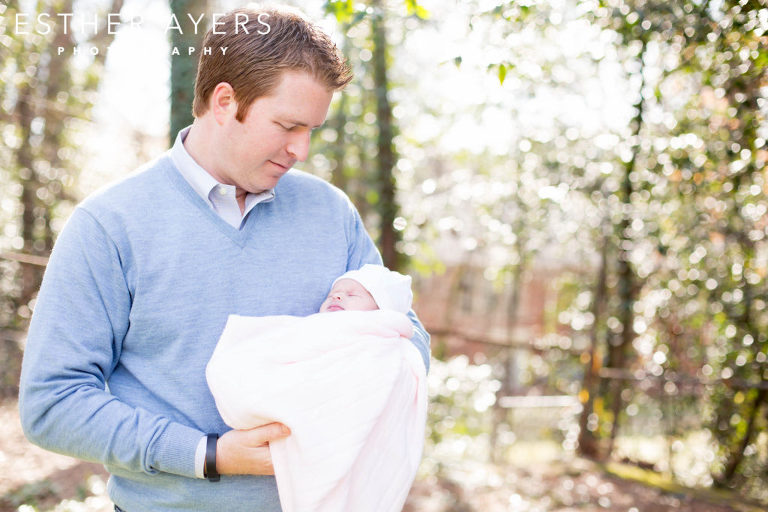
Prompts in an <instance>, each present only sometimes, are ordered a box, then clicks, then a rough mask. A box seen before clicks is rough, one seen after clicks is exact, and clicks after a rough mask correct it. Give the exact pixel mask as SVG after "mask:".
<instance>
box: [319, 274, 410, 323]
mask: <svg viewBox="0 0 768 512" xmlns="http://www.w3.org/2000/svg"><path fill="white" fill-rule="evenodd" d="M412 300H413V293H411V278H410V276H405V275H403V274H400V273H399V272H395V271H393V270H388V269H387V268H386V267H383V266H381V265H370V264H366V265H363V267H362V268H360V270H350V271H349V272H347V273H346V274H343V275H342V276H340V277H338V278H336V280H335V281H334V282H333V285H332V286H331V291H330V292H328V296H327V297H326V298H325V301H323V304H322V305H321V306H320V313H330V312H333V311H373V310H375V309H388V310H392V311H399V312H400V313H408V310H410V309H411V302H412Z"/></svg>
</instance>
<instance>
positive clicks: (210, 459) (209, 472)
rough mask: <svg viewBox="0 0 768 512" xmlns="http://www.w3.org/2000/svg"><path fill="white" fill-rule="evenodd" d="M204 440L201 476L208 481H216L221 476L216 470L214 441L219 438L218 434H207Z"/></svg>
mask: <svg viewBox="0 0 768 512" xmlns="http://www.w3.org/2000/svg"><path fill="white" fill-rule="evenodd" d="M206 437H207V438H208V439H207V440H206V442H205V465H203V476H204V477H205V478H207V479H208V481H209V482H218V481H219V480H220V479H221V476H220V475H219V473H218V472H217V471H216V443H217V442H218V440H219V434H208V435H207V436H206Z"/></svg>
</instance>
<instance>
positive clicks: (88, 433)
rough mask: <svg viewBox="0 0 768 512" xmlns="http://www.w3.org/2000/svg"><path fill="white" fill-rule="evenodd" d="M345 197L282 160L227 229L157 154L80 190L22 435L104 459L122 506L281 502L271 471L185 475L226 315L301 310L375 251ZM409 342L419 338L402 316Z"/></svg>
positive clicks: (211, 418)
mask: <svg viewBox="0 0 768 512" xmlns="http://www.w3.org/2000/svg"><path fill="white" fill-rule="evenodd" d="M380 262H381V259H380V256H379V254H378V252H377V251H376V248H375V246H374V244H373V243H372V241H371V239H370V238H369V236H368V235H367V233H366V232H365V228H364V227H363V224H362V222H361V220H360V217H359V215H358V214H357V212H356V211H355V209H354V207H353V205H352V204H351V202H350V201H349V199H348V198H347V197H346V196H345V195H344V194H343V193H342V192H340V191H339V190H338V189H335V188H334V187H331V186H330V185H328V184H327V183H325V182H324V181H322V180H320V179H318V178H315V177H312V176H310V175H308V174H305V173H302V172H299V171H290V172H289V173H288V174H286V175H285V176H284V177H283V178H282V179H281V180H280V182H279V183H278V185H277V187H276V189H275V199H274V200H273V201H270V202H265V203H260V204H258V205H257V206H256V207H255V208H254V209H253V210H252V211H251V212H250V213H249V214H248V216H247V217H246V221H245V223H244V225H243V227H242V229H240V230H237V229H235V228H233V227H232V226H230V225H229V224H227V223H226V222H225V221H224V220H223V219H221V218H220V217H219V216H218V215H217V214H216V213H215V212H214V211H213V210H211V208H210V207H209V206H208V205H206V204H205V202H204V201H203V200H202V199H201V198H200V196H199V195H197V194H196V193H195V191H194V190H193V189H192V188H191V187H190V185H189V184H188V183H187V182H186V181H185V180H184V178H183V177H182V176H181V175H180V174H179V173H178V171H177V170H176V168H175V167H173V164H172V162H171V160H170V158H169V157H168V155H167V154H166V155H164V156H163V157H161V158H159V159H158V160H156V161H154V162H152V163H150V164H148V165H147V166H146V167H145V168H144V169H141V170H139V171H138V172H137V173H135V174H133V175H131V176H129V177H128V178H126V179H124V180H123V181H121V182H120V183H118V184H116V185H113V186H111V187H109V188H107V189H105V190H103V191H101V192H99V193H97V194H95V195H93V196H91V197H90V198H88V199H87V200H86V201H84V202H83V203H82V204H81V205H80V206H78V208H76V210H75V212H74V213H73V214H72V216H71V218H70V219H69V220H68V222H67V224H66V226H65V228H64V229H63V230H62V232H61V234H60V236H59V238H58V241H57V243H56V246H55V248H54V250H53V254H52V255H51V259H50V262H49V264H48V268H47V269H46V273H45V278H44V279H43V284H42V287H41V290H40V294H39V296H38V299H37V304H36V307H35V311H34V315H33V317H32V323H31V325H30V329H29V335H28V339H27V346H26V349H25V354H24V363H23V368H22V377H21V393H20V397H19V407H20V411H21V418H22V425H23V427H24V431H25V433H26V435H27V437H28V438H29V439H30V440H31V441H32V442H34V443H36V444H39V445H40V446H42V447H44V448H47V449H49V450H53V451H57V452H61V453H66V454H68V455H72V456H74V457H78V458H81V459H85V460H90V461H98V462H101V463H103V464H105V465H106V466H107V469H108V470H109V471H110V473H111V474H112V478H110V481H109V485H108V489H109V494H110V496H111V497H112V499H113V500H114V501H115V502H116V503H117V504H118V505H119V506H120V507H121V508H123V509H125V510H126V511H128V512H142V511H146V512H162V511H171V510H195V511H216V512H220V511H223V510H226V511H228V512H230V511H231V512H237V511H249V512H253V511H260V512H269V511H279V510H280V505H279V501H278V496H277V489H276V486H275V481H274V477H271V476H270V477H250V476H236V477H227V476H224V477H222V479H221V481H220V482H217V483H211V482H208V481H207V480H201V479H196V478H194V474H195V473H194V459H195V448H196V446H197V443H198V441H199V440H200V438H201V436H202V435H204V434H205V433H208V432H217V433H220V434H221V433H223V432H225V431H227V430H229V428H228V427H227V426H226V425H225V424H224V423H223V421H222V420H221V418H220V416H219V414H218V412H217V410H216V406H215V404H214V401H213V397H212V396H211V394H210V392H209V390H208V387H207V385H206V381H205V372H204V370H205V365H206V363H207V362H208V359H209V358H210V355H211V353H212V352H213V349H214V347H215V345H216V342H217V340H218V338H219V335H220V334H221V332H222V329H223V327H224V324H225V323H226V320H227V316H228V315H229V314H233V313H234V314H239V315H250V316H263V315H279V314H282V315H298V316H305V315H308V314H311V313H315V312H316V311H317V310H318V308H319V306H320V304H321V302H322V301H323V299H324V298H325V295H326V293H327V292H328V289H329V288H330V285H331V283H332V282H333V280H334V279H335V278H336V277H338V276H339V275H341V274H342V273H344V272H345V271H347V270H350V269H356V268H359V267H361V266H362V265H363V264H365V263H380ZM410 316H411V318H412V320H413V322H414V325H415V326H416V332H417V334H416V335H415V336H414V338H413V340H412V341H413V343H414V344H415V345H416V347H417V348H418V349H419V350H420V352H421V353H422V355H423V357H424V362H425V365H428V363H429V337H428V335H427V333H426V332H425V331H424V329H423V327H422V326H421V324H420V323H419V322H418V320H417V319H416V317H415V315H413V313H411V314H410Z"/></svg>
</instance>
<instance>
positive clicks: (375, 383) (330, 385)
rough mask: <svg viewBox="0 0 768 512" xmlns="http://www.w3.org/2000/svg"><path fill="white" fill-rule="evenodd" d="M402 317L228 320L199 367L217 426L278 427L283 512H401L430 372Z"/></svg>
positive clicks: (419, 441) (275, 458) (416, 457)
mask: <svg viewBox="0 0 768 512" xmlns="http://www.w3.org/2000/svg"><path fill="white" fill-rule="evenodd" d="M412 333H413V327H412V325H411V322H410V320H408V317H406V316H405V315H403V314H402V313H397V312H394V311H384V310H378V311H340V312H335V313H324V314H314V315H310V316H308V317H293V316H268V317H241V316H236V315H231V316H230V317H229V319H228V320H227V325H226V327H225V328H224V332H223V333H222V335H221V338H220V339H219V343H218V345H217V346H216V350H215V351H214V353H213V356H211V360H210V362H209V363H208V367H207V368H206V377H207V379H208V386H209V388H210V389H211V393H212V394H213V396H214V398H215V400H216V406H217V407H218V409H219V412H220V413H221V416H222V418H223V419H224V421H225V422H226V423H227V424H228V425H229V426H231V427H232V428H235V429H250V428H254V427H257V426H259V425H263V424H266V423H270V422H272V421H279V422H281V423H284V424H285V425H287V426H288V427H290V429H291V435H290V436H289V437H288V438H286V439H282V440H279V441H276V442H272V443H270V450H271V454H272V462H273V465H274V468H275V478H276V480H277V488H278V493H279V495H280V503H281V505H282V508H283V511H284V512H361V511H365V512H399V511H400V510H401V509H402V506H403V503H404V502H405V499H406V497H407V495H408V491H409V489H410V487H411V484H412V483H413V479H414V477H415V475H416V469H417V467H418V465H419V461H420V460H421V453H422V449H423V442H424V425H425V421H426V410H427V389H426V373H425V369H424V363H423V361H422V358H421V355H420V354H419V352H418V350H417V349H416V348H415V347H414V346H413V344H412V343H411V342H410V341H409V338H410V337H411V336H412Z"/></svg>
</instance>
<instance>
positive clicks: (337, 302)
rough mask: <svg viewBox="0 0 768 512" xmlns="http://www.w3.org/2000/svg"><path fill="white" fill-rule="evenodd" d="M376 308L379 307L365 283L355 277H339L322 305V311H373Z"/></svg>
mask: <svg viewBox="0 0 768 512" xmlns="http://www.w3.org/2000/svg"><path fill="white" fill-rule="evenodd" d="M374 309H379V307H378V306H377V305H376V301H375V300H373V297H372V296H371V294H370V293H368V290H366V289H365V287H364V286H363V285H361V284H360V283H358V282H357V281H355V280H354V279H339V280H338V281H336V284H334V285H333V288H331V291H330V292H329V293H328V296H327V297H326V298H325V301H324V302H323V305H322V306H320V313H330V312H333V311H373V310H374Z"/></svg>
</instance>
